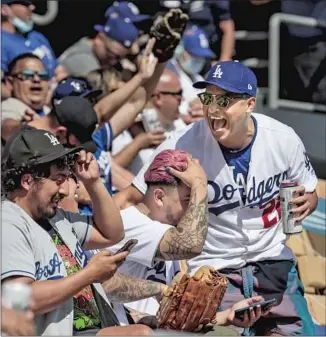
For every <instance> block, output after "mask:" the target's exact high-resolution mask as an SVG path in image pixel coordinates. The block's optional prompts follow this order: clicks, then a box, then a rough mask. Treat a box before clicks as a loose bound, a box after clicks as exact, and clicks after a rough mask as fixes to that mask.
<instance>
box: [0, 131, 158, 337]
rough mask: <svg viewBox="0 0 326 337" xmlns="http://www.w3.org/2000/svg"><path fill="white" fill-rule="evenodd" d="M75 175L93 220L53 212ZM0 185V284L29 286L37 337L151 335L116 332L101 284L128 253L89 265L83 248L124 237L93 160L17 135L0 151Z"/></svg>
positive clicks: (29, 134)
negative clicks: (0, 255)
mask: <svg viewBox="0 0 326 337" xmlns="http://www.w3.org/2000/svg"><path fill="white" fill-rule="evenodd" d="M72 170H73V171H74V174H75V175H76V176H77V177H78V179H80V180H81V181H82V182H83V184H84V186H85V187H86V189H87V191H88V193H89V195H90V196H91V198H92V201H93V204H94V208H93V217H88V216H82V215H79V214H78V213H67V212H65V211H64V210H62V209H61V208H59V207H58V203H59V201H60V200H61V199H62V198H63V197H65V196H67V195H68V193H69V187H68V182H67V180H68V178H69V176H70V175H71V171H72ZM1 178H2V190H3V193H4V195H5V198H4V199H3V200H2V205H1V207H2V225H3V226H4V227H5V228H6V230H5V231H4V232H3V235H2V247H3V249H4V250H3V252H4V255H3V259H2V274H1V278H2V282H11V281H13V280H14V281H15V282H17V281H18V282H23V283H28V284H30V285H31V286H32V291H33V296H34V302H35V307H34V311H35V313H36V315H37V316H36V319H35V325H36V334H37V335H56V334H59V335H67V336H68V335H72V334H73V333H74V334H75V335H78V334H83V333H84V334H85V331H87V335H95V334H97V333H99V334H103V335H110V334H111V335H112V334H113V335H116V334H119V332H120V334H121V333H122V334H126V335H128V334H130V331H133V332H135V333H136V334H138V335H144V334H149V333H150V331H151V330H150V329H149V328H147V327H144V326H138V325H136V326H133V327H132V328H128V327H114V325H119V322H118V320H117V318H116V316H115V314H114V312H113V310H112V308H111V306H110V303H109V302H108V299H107V297H106V295H105V293H104V290H103V288H102V286H101V285H99V284H98V283H99V282H101V281H104V280H108V279H109V278H111V277H112V276H113V275H114V273H115V271H116V269H117V267H118V266H119V265H120V264H121V263H122V262H123V261H124V259H125V258H126V256H127V255H128V252H122V253H119V254H116V255H114V256H110V254H109V253H108V252H101V253H99V254H97V255H96V256H95V257H94V258H92V259H91V260H90V262H89V263H88V264H87V266H86V263H87V258H86V256H85V254H84V253H83V249H91V248H95V247H97V248H104V247H107V246H111V245H113V244H115V243H117V242H119V241H120V240H121V239H123V237H124V230H123V225H122V220H121V216H120V213H119V211H118V209H117V208H116V206H115V204H114V203H113V201H112V199H111V197H110V195H109V194H108V193H107V191H106V189H105V187H104V186H103V184H102V182H101V180H100V178H99V169H98V165H97V163H96V160H95V159H94V156H93V155H92V154H91V153H86V152H85V151H84V150H83V149H82V148H80V147H74V148H64V147H63V146H62V145H61V144H60V143H59V141H58V139H57V138H56V137H55V136H54V135H53V134H52V133H50V132H49V131H46V130H36V129H31V130H21V131H19V132H18V133H16V134H15V135H14V136H13V137H12V138H11V139H10V140H9V141H8V143H7V144H6V146H5V148H4V153H3V157H2V177H1ZM108 326H111V328H108V329H103V328H106V327H108ZM119 330H121V331H119Z"/></svg>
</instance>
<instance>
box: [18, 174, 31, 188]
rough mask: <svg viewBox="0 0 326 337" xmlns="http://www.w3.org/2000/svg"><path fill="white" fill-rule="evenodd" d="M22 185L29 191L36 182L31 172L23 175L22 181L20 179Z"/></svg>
mask: <svg viewBox="0 0 326 337" xmlns="http://www.w3.org/2000/svg"><path fill="white" fill-rule="evenodd" d="M20 184H21V187H22V188H23V189H24V190H25V191H29V190H30V189H31V188H32V186H33V184H34V179H33V177H32V175H31V174H30V173H26V174H24V175H23V176H22V177H21V181H20Z"/></svg>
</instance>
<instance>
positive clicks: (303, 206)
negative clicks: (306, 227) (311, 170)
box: [290, 186, 311, 222]
mask: <svg viewBox="0 0 326 337" xmlns="http://www.w3.org/2000/svg"><path fill="white" fill-rule="evenodd" d="M295 191H296V192H297V193H298V194H299V196H297V197H295V198H294V199H292V200H291V204H292V205H293V208H292V209H291V211H290V212H291V214H293V215H294V218H295V221H296V222H300V221H302V220H303V219H304V218H305V217H307V216H308V215H309V214H310V210H311V206H310V202H309V199H308V195H307V194H306V193H305V192H306V189H305V187H304V186H298V187H297V188H296V189H295Z"/></svg>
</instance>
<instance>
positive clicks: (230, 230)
mask: <svg viewBox="0 0 326 337" xmlns="http://www.w3.org/2000/svg"><path fill="white" fill-rule="evenodd" d="M194 86H195V87H196V88H202V89H205V88H206V91H205V92H204V93H202V94H199V96H200V99H201V101H202V103H203V109H204V115H205V120H202V121H200V122H197V123H194V124H192V125H189V126H188V127H187V128H186V129H185V130H183V131H180V132H177V133H175V134H174V135H172V136H171V137H170V138H169V139H168V140H167V141H165V142H164V143H163V144H162V145H161V146H160V147H159V148H158V149H157V150H156V153H158V152H160V151H162V150H164V149H182V150H184V151H187V152H189V153H191V154H192V155H193V156H194V157H196V158H198V160H199V162H200V164H201V165H202V166H203V168H204V170H205V172H206V175H207V179H208V207H209V227H208V234H207V238H206V242H205V245H204V248H203V253H202V254H201V255H200V256H197V257H195V258H193V259H191V260H190V261H188V266H189V269H190V271H191V273H194V272H195V271H196V270H197V269H198V268H199V267H200V266H202V265H210V266H213V267H215V268H216V269H218V270H220V271H221V272H224V273H225V274H227V276H228V277H229V280H230V286H229V289H228V291H227V294H226V296H225V297H224V301H223V303H222V306H223V305H225V306H230V303H234V301H237V300H239V299H241V298H243V295H244V296H245V297H250V296H252V294H253V293H254V292H256V293H258V294H261V295H263V296H264V298H265V299H266V300H268V299H271V298H276V300H277V302H278V304H279V305H278V306H277V307H275V308H274V309H273V310H272V311H271V313H272V314H273V312H274V313H277V316H274V318H273V319H271V318H270V317H271V316H267V317H264V318H261V319H260V320H259V321H258V322H257V324H256V325H255V326H254V327H253V329H252V330H255V332H256V333H257V334H261V335H263V334H267V333H269V334H270V333H272V334H289V335H291V334H307V335H311V334H314V326H313V322H312V319H311V317H310V314H309V312H308V308H307V304H306V301H305V299H304V297H303V295H302V294H303V286H302V284H301V282H300V280H299V278H298V275H297V271H296V269H295V256H294V254H293V253H292V251H291V250H290V249H289V248H288V247H287V246H286V245H285V242H286V236H285V235H284V234H283V232H282V224H281V212H280V203H279V199H278V197H279V186H280V183H281V181H282V180H287V179H288V180H294V181H297V182H298V183H299V186H300V187H299V188H298V189H299V191H300V197H298V198H296V199H294V200H292V203H293V205H294V209H293V210H292V212H293V213H294V215H295V216H296V218H297V221H301V220H303V219H304V218H305V217H306V216H307V215H309V214H310V213H311V212H312V211H313V210H314V209H315V208H316V206H317V194H316V192H315V187H316V184H317V177H316V175H315V172H314V170H313V168H312V166H311V164H310V161H309V158H308V156H307V153H306V151H305V148H304V145H303V143H302V141H301V140H300V138H299V137H298V135H297V134H296V133H295V132H294V130H293V129H292V128H290V127H288V126H287V125H284V124H282V123H280V122H278V121H276V120H274V119H272V118H270V117H267V116H264V115H260V114H255V113H253V111H254V108H255V102H256V100H255V95H256V90H257V79H256V76H255V75H254V73H253V72H252V71H251V70H250V69H249V68H247V67H246V66H244V65H242V64H241V63H239V62H234V61H225V62H219V63H217V64H216V65H214V66H213V67H212V68H211V70H210V71H209V73H208V76H207V80H206V81H202V82H197V83H195V84H194ZM156 153H155V154H156ZM155 154H154V155H155ZM149 164H150V163H149ZM149 164H148V165H149ZM148 165H145V167H143V169H142V170H141V171H140V173H139V174H138V176H137V177H136V178H135V180H134V181H133V185H134V186H130V187H128V189H126V190H125V191H123V192H122V193H121V194H120V195H119V194H118V195H117V197H116V198H115V201H116V202H117V203H118V205H119V206H120V207H125V206H126V205H128V204H129V205H130V203H137V202H139V201H140V200H141V199H142V195H143V194H144V193H145V192H146V184H145V182H144V172H145V171H146V169H147V168H148ZM242 294H243V295H242ZM275 317H278V318H275ZM280 324H282V325H280ZM246 333H249V332H248V331H246Z"/></svg>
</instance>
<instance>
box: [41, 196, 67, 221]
mask: <svg viewBox="0 0 326 337" xmlns="http://www.w3.org/2000/svg"><path fill="white" fill-rule="evenodd" d="M63 198H64V196H62V195H61V194H59V193H56V194H55V195H53V197H52V198H51V200H50V202H48V203H46V204H45V203H44V202H42V201H41V202H40V203H39V204H38V205H37V208H36V212H37V217H38V219H50V218H53V217H54V216H55V215H56V213H57V208H58V204H59V202H60V201H61V200H62V199H63Z"/></svg>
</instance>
